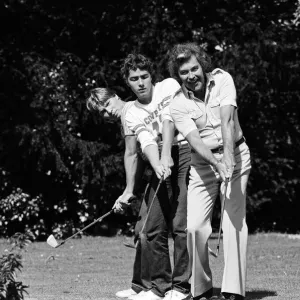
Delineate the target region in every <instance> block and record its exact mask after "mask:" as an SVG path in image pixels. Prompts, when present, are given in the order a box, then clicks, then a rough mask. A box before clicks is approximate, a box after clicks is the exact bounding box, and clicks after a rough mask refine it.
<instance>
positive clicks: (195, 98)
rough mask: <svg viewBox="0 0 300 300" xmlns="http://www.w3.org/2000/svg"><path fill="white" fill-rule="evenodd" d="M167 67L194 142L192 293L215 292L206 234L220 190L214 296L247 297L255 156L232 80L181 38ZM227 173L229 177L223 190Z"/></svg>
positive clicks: (181, 121)
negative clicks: (220, 258) (220, 248)
mask: <svg viewBox="0 0 300 300" xmlns="http://www.w3.org/2000/svg"><path fill="white" fill-rule="evenodd" d="M169 71H170V74H171V76H172V77H173V78H176V79H178V80H179V82H181V83H182V86H181V89H180V90H179V91H178V92H177V93H176V94H175V96H174V98H173V99H172V101H171V104H170V111H171V115H172V117H173V119H174V123H175V126H176V128H177V129H178V130H179V132H180V133H181V134H182V135H183V136H184V137H185V138H186V140H187V141H188V142H189V144H190V146H191V148H192V157H191V170H190V182H189V186H188V200H187V203H188V204H187V205H188V207H187V232H188V237H187V242H188V252H189V259H190V260H189V264H190V266H191V268H192V277H191V280H190V282H191V291H192V296H193V299H208V298H210V297H211V296H212V292H213V289H212V273H211V269H210V267H209V257H208V238H209V236H210V235H211V232H212V228H211V217H212V209H213V206H214V203H215V200H216V197H217V195H218V193H219V191H220V192H221V201H222V203H224V204H223V205H225V210H224V216H223V224H222V229H223V245H224V260H225V268H224V274H223V282H222V294H221V295H220V297H216V299H231V300H240V299H244V296H245V281H246V251H247V237H248V229H247V224H246V186H247V182H248V178H249V173H250V169H251V162H250V152H249V148H248V146H247V145H246V142H245V138H244V137H243V132H242V129H241V127H240V124H239V120H238V114H237V104H236V90H235V86H234V82H233V79H232V77H231V75H230V74H229V73H227V72H226V71H224V70H222V69H213V68H212V67H211V62H210V58H209V56H208V55H207V54H206V53H205V51H204V50H203V49H201V48H200V47H199V46H198V45H196V44H194V43H187V44H179V45H176V46H175V47H174V48H173V49H172V51H171V54H170V58H169ZM226 178H228V179H230V181H229V183H228V189H227V194H226V195H224V191H225V188H224V187H225V186H224V185H225V184H224V181H225V179H226ZM225 197H226V198H227V201H226V203H225V202H224V199H225Z"/></svg>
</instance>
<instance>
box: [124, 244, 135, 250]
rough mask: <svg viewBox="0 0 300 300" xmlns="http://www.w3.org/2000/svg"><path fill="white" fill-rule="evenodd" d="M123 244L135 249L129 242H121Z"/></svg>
mask: <svg viewBox="0 0 300 300" xmlns="http://www.w3.org/2000/svg"><path fill="white" fill-rule="evenodd" d="M123 245H124V246H125V247H128V248H132V249H136V245H134V244H133V243H130V242H123Z"/></svg>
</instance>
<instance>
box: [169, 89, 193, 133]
mask: <svg viewBox="0 0 300 300" xmlns="http://www.w3.org/2000/svg"><path fill="white" fill-rule="evenodd" d="M181 95H182V96H175V97H174V99H173V100H171V103H170V113H171V116H172V119H173V120H174V124H175V127H176V128H177V130H178V131H179V132H180V133H181V134H182V135H183V136H184V137H186V136H187V135H188V134H189V133H190V132H192V131H193V130H195V129H196V130H197V126H196V124H195V122H194V121H193V120H192V119H191V117H190V115H189V113H188V110H187V109H186V107H185V105H184V101H189V100H188V99H186V98H185V96H183V94H181Z"/></svg>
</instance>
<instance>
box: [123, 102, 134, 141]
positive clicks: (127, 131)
mask: <svg viewBox="0 0 300 300" xmlns="http://www.w3.org/2000/svg"><path fill="white" fill-rule="evenodd" d="M132 103H133V101H132V102H127V103H126V104H125V105H124V107H123V109H122V112H121V125H122V134H123V136H124V137H125V136H130V135H134V132H133V131H132V130H130V129H129V127H128V125H127V123H126V121H125V115H126V113H127V111H128V109H129V108H130V107H131V106H132Z"/></svg>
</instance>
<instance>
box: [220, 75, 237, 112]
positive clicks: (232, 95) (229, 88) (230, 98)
mask: <svg viewBox="0 0 300 300" xmlns="http://www.w3.org/2000/svg"><path fill="white" fill-rule="evenodd" d="M225 105H233V106H235V107H237V103H236V89H235V85H234V82H233V78H232V77H231V75H230V74H229V73H227V72H225V73H223V74H222V78H221V81H220V107H222V106H225Z"/></svg>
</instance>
